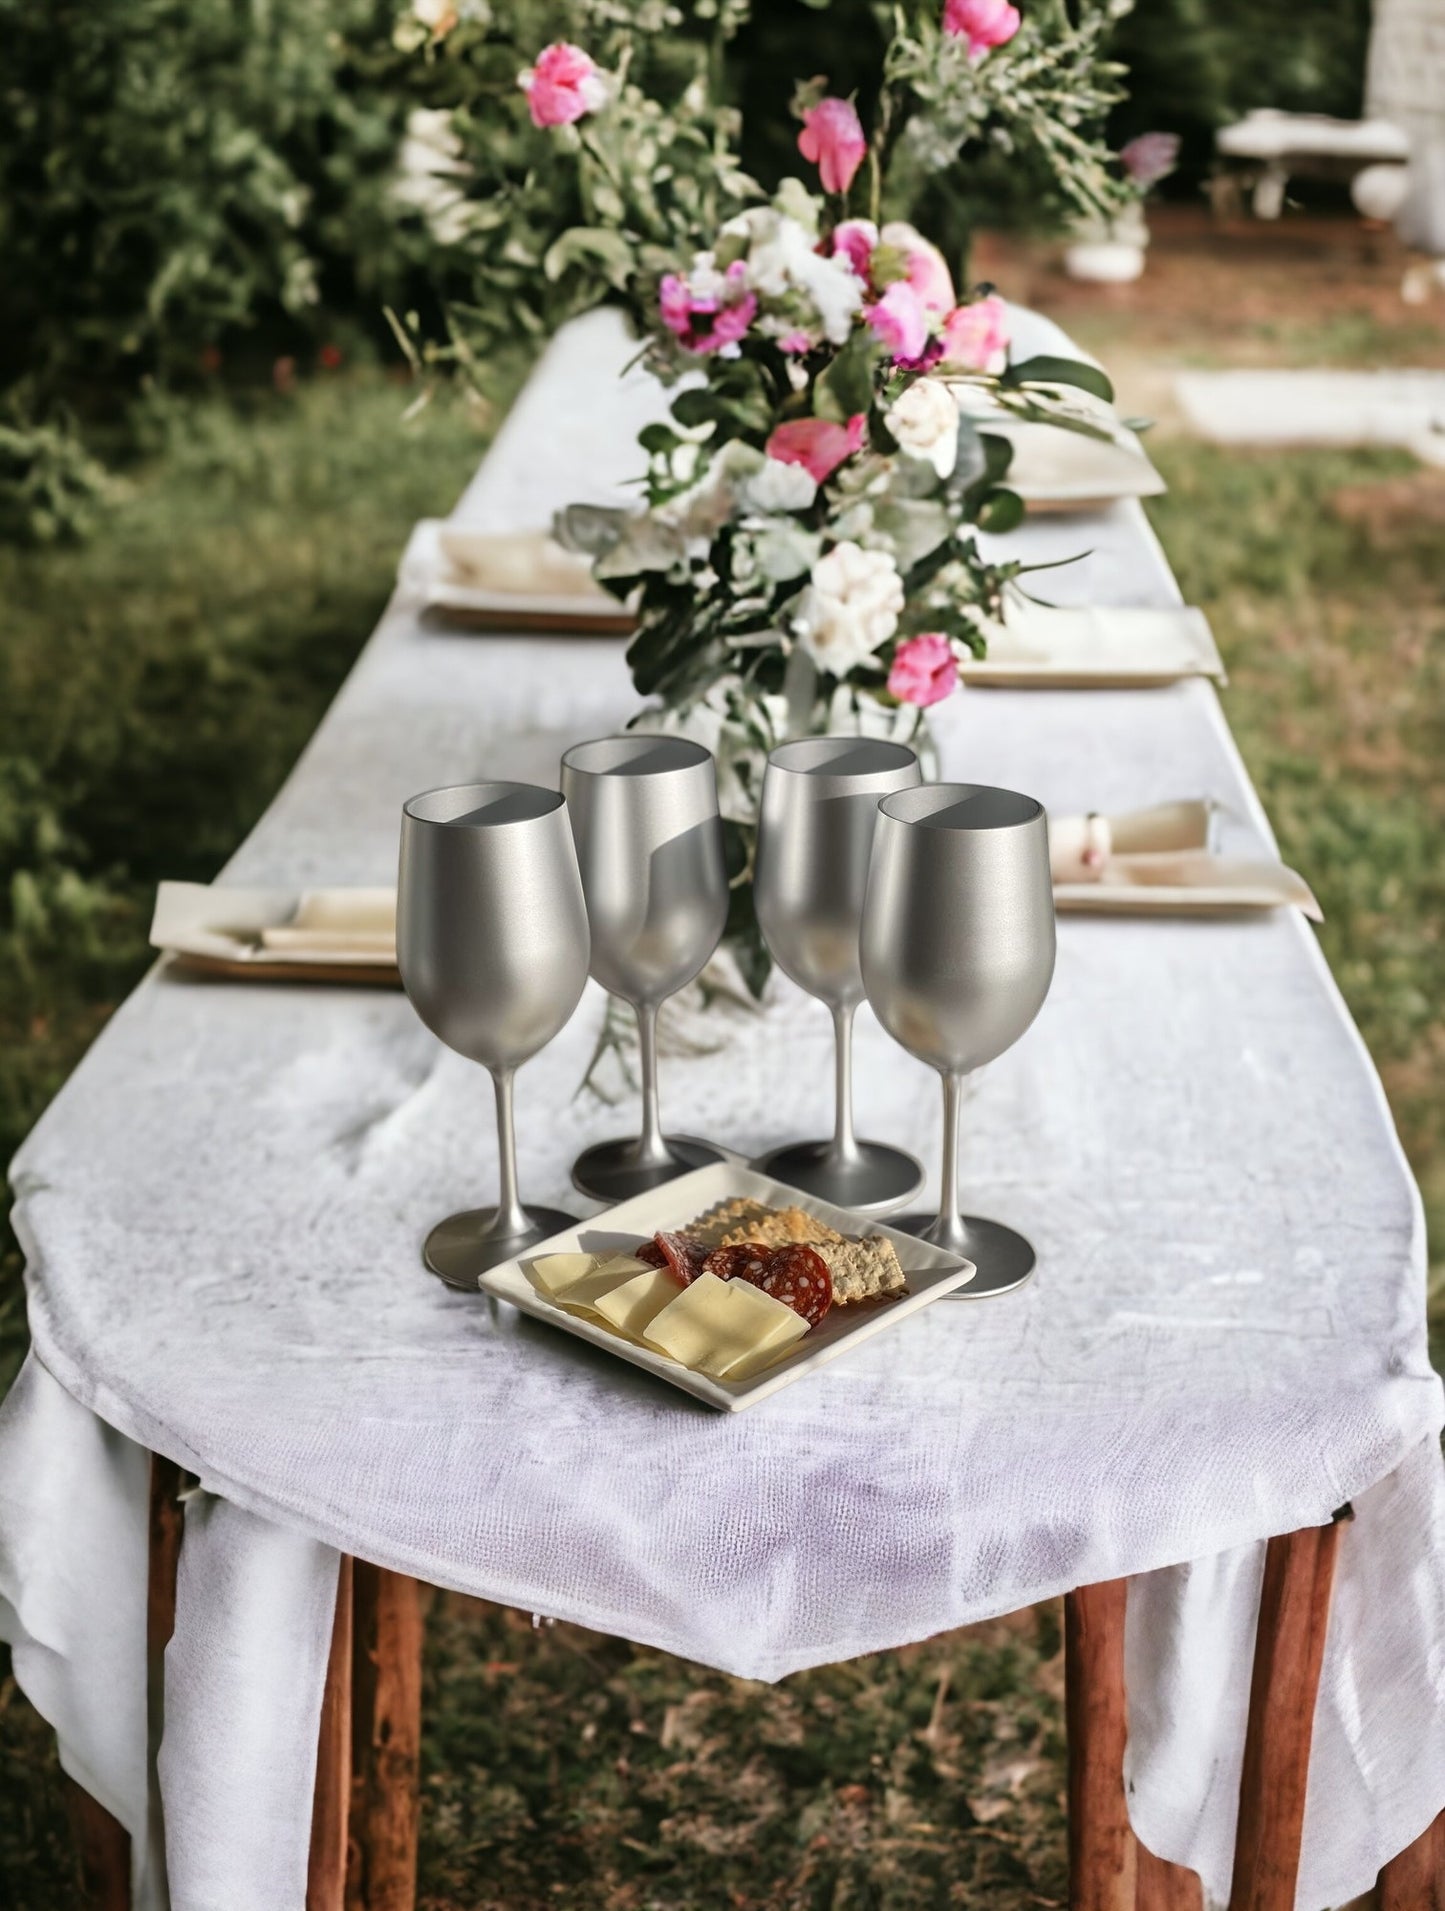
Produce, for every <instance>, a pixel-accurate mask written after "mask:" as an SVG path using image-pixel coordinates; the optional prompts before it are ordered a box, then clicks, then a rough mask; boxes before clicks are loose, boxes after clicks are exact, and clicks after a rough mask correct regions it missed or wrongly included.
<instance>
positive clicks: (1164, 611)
mask: <svg viewBox="0 0 1445 1911" xmlns="http://www.w3.org/2000/svg"><path fill="white" fill-rule="evenodd" d="M959 674H960V675H961V676H962V678H963V680H964V682H965V683H978V684H988V683H993V684H999V685H1006V684H1007V685H1025V684H1039V685H1058V686H1059V687H1061V688H1062V687H1065V686H1082V687H1087V686H1090V685H1093V686H1095V687H1097V688H1101V689H1102V688H1105V687H1108V686H1111V685H1118V686H1130V685H1148V684H1160V683H1172V682H1174V681H1176V680H1177V679H1179V678H1180V677H1213V678H1214V679H1215V680H1216V681H1217V682H1220V683H1223V682H1224V664H1223V661H1222V659H1221V658H1220V655H1219V651H1218V649H1217V648H1216V646H1215V642H1214V634H1213V632H1212V631H1211V630H1210V628H1209V621H1208V619H1207V618H1206V617H1205V615H1204V613H1203V611H1201V610H1196V609H1194V608H1193V607H1191V606H1188V605H1183V604H1180V605H1171V606H1165V607H1163V608H1157V609H1151V608H1147V607H1143V606H1136V605H1118V606H1112V605H1080V606H1076V607H1073V606H1071V607H1068V608H1059V607H1056V606H1054V605H1050V604H1035V603H1033V602H1031V601H1030V600H1029V599H1027V598H1022V597H1018V596H1014V597H1011V598H1010V600H1009V602H1008V605H1007V608H1006V610H1005V613H1004V621H1003V623H1002V624H993V625H991V626H990V627H989V632H988V655H987V656H986V657H984V658H982V659H980V660H978V661H975V662H966V663H964V664H963V666H962V667H961V670H960V673H959Z"/></svg>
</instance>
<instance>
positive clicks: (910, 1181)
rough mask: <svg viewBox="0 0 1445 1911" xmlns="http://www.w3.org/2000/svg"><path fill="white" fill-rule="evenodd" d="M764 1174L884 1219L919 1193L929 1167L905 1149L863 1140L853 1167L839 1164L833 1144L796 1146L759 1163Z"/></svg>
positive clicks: (792, 1144) (755, 1164)
mask: <svg viewBox="0 0 1445 1911" xmlns="http://www.w3.org/2000/svg"><path fill="white" fill-rule="evenodd" d="M752 1165H753V1167H754V1168H756V1169H757V1171H758V1173H759V1174H768V1175H771V1176H772V1177H773V1179H774V1180H775V1181H786V1182H787V1184H788V1186H789V1187H790V1188H798V1189H801V1191H802V1192H803V1193H804V1194H811V1195H815V1196H816V1197H817V1198H818V1199H819V1200H820V1201H831V1202H832V1203H833V1205H834V1207H838V1208H852V1209H854V1210H855V1211H856V1212H857V1213H859V1214H883V1213H886V1212H887V1210H888V1209H890V1208H896V1207H900V1206H901V1205H902V1204H903V1202H905V1201H907V1200H909V1199H910V1197H911V1196H913V1195H915V1194H917V1193H918V1191H919V1189H920V1188H922V1186H923V1183H924V1179H925V1177H924V1172H923V1165H922V1163H921V1162H917V1161H915V1160H914V1159H913V1156H912V1155H906V1154H904V1152H903V1150H902V1149H901V1148H888V1147H885V1146H884V1144H883V1143H882V1142H881V1141H860V1142H858V1143H857V1144H856V1154H855V1156H854V1158H853V1160H852V1161H851V1162H848V1161H838V1160H837V1159H836V1158H835V1156H834V1153H833V1144H832V1142H831V1141H794V1142H790V1143H789V1144H788V1146H787V1147H786V1148H775V1149H774V1150H773V1152H772V1153H771V1154H768V1155H763V1156H762V1157H761V1158H760V1159H759V1160H757V1161H755V1162H753V1164H752Z"/></svg>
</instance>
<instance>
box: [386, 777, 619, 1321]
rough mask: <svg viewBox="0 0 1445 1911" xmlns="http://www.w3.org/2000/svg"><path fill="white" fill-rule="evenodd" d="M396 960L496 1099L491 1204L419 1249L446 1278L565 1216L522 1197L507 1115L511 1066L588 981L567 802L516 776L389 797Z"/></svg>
mask: <svg viewBox="0 0 1445 1911" xmlns="http://www.w3.org/2000/svg"><path fill="white" fill-rule="evenodd" d="M396 953H397V967H398V968H399V970H400V972H401V978H402V986H403V987H404V988H405V990H406V993H407V998H408V1000H409V1001H410V1002H411V1004H412V1006H413V1007H414V1008H415V1010H416V1012H417V1014H418V1015H419V1016H420V1017H421V1019H422V1021H423V1022H424V1023H425V1024H426V1026H427V1027H428V1028H429V1029H430V1030H431V1031H432V1033H433V1034H434V1035H436V1036H437V1037H438V1038H439V1039H440V1040H441V1041H443V1042H445V1043H446V1045H447V1047H448V1048H451V1049H455V1050H456V1052H457V1053H458V1054H460V1055H465V1056H466V1057H467V1058H468V1059H469V1060H470V1061H474V1062H480V1063H481V1065H482V1066H483V1067H484V1068H486V1069H487V1070H488V1071H489V1072H490V1073H491V1075H492V1079H493V1083H494V1086H495V1089H496V1100H497V1130H498V1154H499V1176H500V1183H501V1193H500V1198H499V1200H498V1203H497V1206H496V1207H495V1208H480V1209H470V1210H468V1211H467V1212H465V1213H462V1214H456V1215H452V1216H450V1217H449V1218H448V1219H447V1220H445V1221H443V1222H441V1223H439V1224H438V1226H437V1227H435V1228H433V1230H432V1231H431V1233H430V1234H429V1235H428V1236H427V1241H426V1245H425V1248H424V1250H423V1258H424V1260H425V1262H426V1265H427V1266H428V1267H429V1268H430V1269H431V1270H432V1272H433V1273H434V1274H438V1275H440V1277H441V1278H442V1279H443V1280H444V1281H446V1282H447V1284H448V1285H449V1286H453V1287H461V1288H467V1289H475V1287H476V1284H477V1277H478V1276H479V1275H480V1274H482V1273H484V1272H485V1271H486V1270H487V1268H489V1267H495V1266H496V1265H497V1264H498V1262H500V1261H505V1260H510V1259H512V1258H513V1257H514V1256H515V1255H516V1254H518V1253H520V1252H522V1251H523V1250H524V1249H525V1248H526V1247H528V1246H529V1245H531V1244H532V1243H533V1242H535V1241H539V1240H542V1239H544V1238H545V1237H546V1236H547V1235H549V1234H555V1233H556V1232H557V1231H558V1230H559V1229H560V1228H564V1227H566V1226H567V1225H568V1223H569V1222H570V1221H571V1220H572V1218H573V1217H572V1216H570V1215H568V1214H565V1213H562V1212H561V1211H560V1210H558V1209H555V1208H524V1207H523V1206H522V1204H521V1201H520V1198H519V1196H518V1192H517V1174H516V1149H515V1142H514V1134H513V1124H512V1078H513V1075H514V1073H515V1071H516V1070H517V1069H518V1068H519V1067H520V1066H521V1065H522V1064H523V1063H524V1062H526V1061H529V1060H530V1059H531V1057H532V1056H534V1055H535V1054H536V1053H537V1052H538V1050H539V1049H542V1048H545V1046H546V1045H547V1043H548V1042H550V1041H551V1039H552V1037H553V1036H554V1035H556V1034H557V1032H558V1030H559V1029H561V1028H562V1027H563V1026H564V1024H565V1023H566V1022H567V1020H568V1018H569V1017H570V1016H571V1014H572V1011H573V1010H574V1009H575V1008H576V1006H577V1003H578V1001H579V1000H580V999H581V995H582V990H583V988H584V987H585V985H586V981H587V953H588V934H587V912H586V907H585V904H584V901H583V896H582V884H581V878H580V875H579V872H578V868H577V856H576V851H575V849H574V847H573V843H572V832H571V829H570V827H569V825H568V820H567V813H566V805H565V803H564V801H563V799H562V797H561V796H560V795H558V793H557V792H556V791H555V790H545V789H539V788H537V787H536V786H534V785H532V784H529V783H468V784H461V785H457V786H454V787H452V788H447V789H437V790H427V791H424V792H423V793H422V794H421V795H419V796H414V797H412V798H411V799H410V800H409V801H408V802H407V803H405V804H404V805H403V807H402V822H401V849H400V860H399V864H398V870H397V906H396Z"/></svg>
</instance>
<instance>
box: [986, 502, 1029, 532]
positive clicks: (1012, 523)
mask: <svg viewBox="0 0 1445 1911" xmlns="http://www.w3.org/2000/svg"><path fill="white" fill-rule="evenodd" d="M1023 521H1024V501H1023V499H1022V498H1021V497H1020V496H1019V494H1018V492H1017V491H990V492H989V494H988V496H987V497H986V498H985V499H984V501H983V503H982V505H981V506H980V507H979V513H978V528H979V530H980V531H990V532H992V533H993V535H994V536H995V537H997V536H999V535H1000V534H1001V533H1003V532H1005V531H1016V530H1017V529H1018V527H1019V526H1020V525H1021V524H1022V523H1023Z"/></svg>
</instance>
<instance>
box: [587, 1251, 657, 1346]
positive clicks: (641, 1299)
mask: <svg viewBox="0 0 1445 1911" xmlns="http://www.w3.org/2000/svg"><path fill="white" fill-rule="evenodd" d="M677 1295H678V1286H677V1282H676V1281H675V1280H674V1279H673V1278H672V1275H671V1274H669V1273H668V1271H667V1269H666V1268H664V1267H644V1268H643V1270H642V1272H641V1273H640V1274H634V1275H633V1276H632V1278H631V1280H628V1281H624V1282H623V1283H622V1285H621V1287H614V1288H613V1289H612V1290H611V1292H610V1293H607V1294H602V1295H599V1297H598V1299H597V1302H596V1304H595V1311H596V1312H597V1313H598V1314H600V1315H601V1317H602V1319H603V1320H605V1321H606V1322H607V1324H608V1326H609V1327H615V1328H616V1329H617V1330H618V1332H619V1333H622V1334H626V1335H627V1336H628V1338H629V1339H631V1340H640V1339H641V1338H642V1334H643V1331H644V1329H646V1328H647V1327H649V1326H651V1324H652V1322H653V1321H654V1320H655V1319H656V1318H657V1316H658V1315H659V1314H660V1313H661V1312H662V1310H663V1308H664V1307H666V1306H667V1305H668V1303H669V1302H671V1301H675V1300H676V1299H677Z"/></svg>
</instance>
